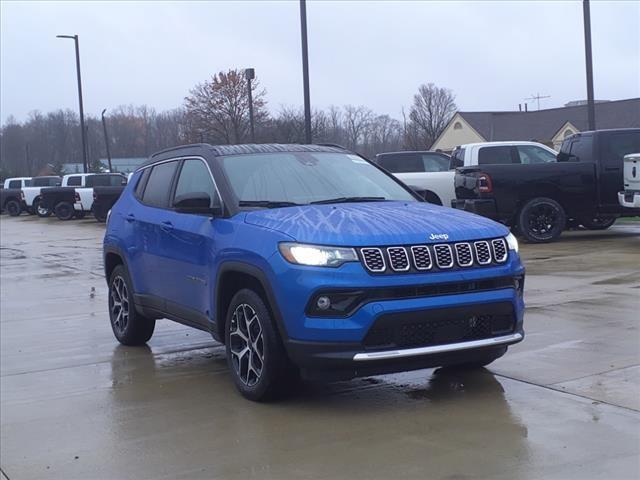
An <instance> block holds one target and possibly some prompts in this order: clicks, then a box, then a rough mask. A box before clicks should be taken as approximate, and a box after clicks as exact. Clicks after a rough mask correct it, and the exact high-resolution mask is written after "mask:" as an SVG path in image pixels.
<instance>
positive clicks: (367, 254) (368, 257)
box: [360, 248, 386, 272]
mask: <svg viewBox="0 0 640 480" xmlns="http://www.w3.org/2000/svg"><path fill="white" fill-rule="evenodd" d="M360 252H361V253H362V259H363V260H364V265H365V267H367V268H368V269H369V270H370V271H372V272H384V271H385V269H386V266H385V264H384V257H383V256H382V250H380V249H379V248H363V249H361V250H360Z"/></svg>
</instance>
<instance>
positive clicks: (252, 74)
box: [244, 68, 256, 143]
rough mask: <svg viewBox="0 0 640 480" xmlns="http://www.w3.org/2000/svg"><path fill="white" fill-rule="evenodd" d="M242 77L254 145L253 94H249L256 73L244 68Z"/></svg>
mask: <svg viewBox="0 0 640 480" xmlns="http://www.w3.org/2000/svg"><path fill="white" fill-rule="evenodd" d="M244 75H245V77H246V79H247V95H248V96H249V126H250V127H251V143H256V131H255V127H254V124H253V93H252V92H251V80H253V79H254V78H256V71H255V69H253V68H246V69H245V70H244Z"/></svg>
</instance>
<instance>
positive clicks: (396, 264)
mask: <svg viewBox="0 0 640 480" xmlns="http://www.w3.org/2000/svg"><path fill="white" fill-rule="evenodd" d="M387 255H389V265H390V266H391V269H392V270H393V271H394V272H406V271H407V270H409V268H411V264H410V263H409V255H407V250H406V249H405V248H404V247H388V248H387Z"/></svg>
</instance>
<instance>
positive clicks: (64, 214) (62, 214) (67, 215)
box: [53, 202, 76, 220]
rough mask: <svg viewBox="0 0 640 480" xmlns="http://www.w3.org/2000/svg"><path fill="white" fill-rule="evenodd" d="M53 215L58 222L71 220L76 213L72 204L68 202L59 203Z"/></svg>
mask: <svg viewBox="0 0 640 480" xmlns="http://www.w3.org/2000/svg"><path fill="white" fill-rule="evenodd" d="M53 213H55V214H56V217H58V218H59V219H60V220H71V219H72V218H73V216H74V215H75V213H76V212H75V210H74V209H73V204H71V203H70V202H60V203H58V204H57V205H56V207H55V208H54V209H53Z"/></svg>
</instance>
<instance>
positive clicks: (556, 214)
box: [518, 197, 567, 243]
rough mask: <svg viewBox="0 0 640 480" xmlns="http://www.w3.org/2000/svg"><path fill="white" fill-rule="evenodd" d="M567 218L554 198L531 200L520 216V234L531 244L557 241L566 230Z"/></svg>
mask: <svg viewBox="0 0 640 480" xmlns="http://www.w3.org/2000/svg"><path fill="white" fill-rule="evenodd" d="M566 221H567V217H566V215H565V213H564V209H563V208H562V206H561V205H560V204H559V203H558V202H556V201H555V200H553V199H552V198H545V197H540V198H534V199H533V200H529V201H528V202H527V203H526V204H525V206H524V207H522V210H520V213H519V214H518V232H519V233H520V234H521V235H522V236H523V237H524V239H525V240H527V241H528V242H531V243H546V242H552V241H553V240H556V239H557V238H558V237H559V236H560V234H561V233H562V231H563V230H564V228H565V224H566Z"/></svg>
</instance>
